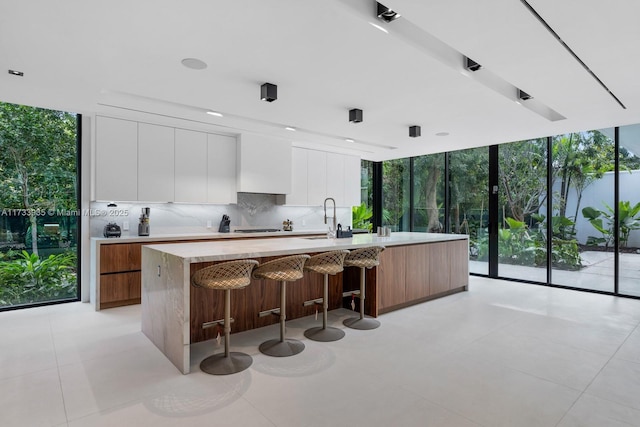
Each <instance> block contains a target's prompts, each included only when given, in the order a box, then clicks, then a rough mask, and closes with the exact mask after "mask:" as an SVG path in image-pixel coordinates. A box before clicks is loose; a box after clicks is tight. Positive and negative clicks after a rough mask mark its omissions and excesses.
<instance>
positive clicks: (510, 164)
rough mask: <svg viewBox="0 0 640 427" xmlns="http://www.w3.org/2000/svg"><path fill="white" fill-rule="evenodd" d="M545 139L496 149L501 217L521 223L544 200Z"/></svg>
mask: <svg viewBox="0 0 640 427" xmlns="http://www.w3.org/2000/svg"><path fill="white" fill-rule="evenodd" d="M546 151H547V144H546V139H544V138H540V139H534V140H530V141H518V142H511V143H509V144H503V145H500V146H499V148H498V152H499V168H498V169H499V181H500V187H501V189H502V192H501V194H500V196H501V204H502V206H505V207H508V212H505V213H504V217H505V218H507V217H511V218H513V219H515V220H516V221H519V222H525V217H526V216H527V215H530V214H532V213H536V212H538V210H539V209H540V206H542V205H543V204H544V203H545V201H546V199H547V183H546V180H547V172H546V168H547V155H546Z"/></svg>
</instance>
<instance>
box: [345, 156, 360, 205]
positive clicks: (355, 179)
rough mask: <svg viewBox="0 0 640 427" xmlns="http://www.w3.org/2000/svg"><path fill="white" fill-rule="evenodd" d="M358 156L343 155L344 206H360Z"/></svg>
mask: <svg viewBox="0 0 640 427" xmlns="http://www.w3.org/2000/svg"><path fill="white" fill-rule="evenodd" d="M360 176H361V169H360V157H356V156H344V185H345V188H344V194H345V203H346V206H360V185H361V178H360Z"/></svg>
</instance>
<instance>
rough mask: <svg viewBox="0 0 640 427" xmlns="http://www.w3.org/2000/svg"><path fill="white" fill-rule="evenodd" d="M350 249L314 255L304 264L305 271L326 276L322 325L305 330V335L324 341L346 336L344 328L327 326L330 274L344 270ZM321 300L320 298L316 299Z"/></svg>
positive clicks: (336, 339)
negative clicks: (345, 259)
mask: <svg viewBox="0 0 640 427" xmlns="http://www.w3.org/2000/svg"><path fill="white" fill-rule="evenodd" d="M348 253H349V251H344V250H343V251H330V252H324V253H321V254H318V255H313V256H312V257H311V258H309V260H308V261H307V263H306V264H305V265H304V269H305V271H312V272H314V273H319V274H322V275H323V276H324V289H323V297H322V327H320V326H317V327H314V328H310V329H307V330H306V331H304V336H305V337H307V338H309V339H311V340H314V341H322V342H330V341H338V340H339V339H342V338H343V337H344V331H343V330H342V329H338V328H334V327H331V326H327V310H328V309H329V275H330V274H331V275H335V274H338V273H340V272H341V271H342V270H344V267H343V262H344V257H345V256H346V255H347V254H348ZM314 302H316V303H318V302H320V301H318V300H316V301H314Z"/></svg>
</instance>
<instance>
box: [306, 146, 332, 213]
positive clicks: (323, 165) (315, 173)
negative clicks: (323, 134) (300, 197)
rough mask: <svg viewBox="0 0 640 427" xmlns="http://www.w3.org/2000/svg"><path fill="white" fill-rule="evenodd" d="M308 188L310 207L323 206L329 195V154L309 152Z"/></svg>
mask: <svg viewBox="0 0 640 427" xmlns="http://www.w3.org/2000/svg"><path fill="white" fill-rule="evenodd" d="M308 152H309V154H308V159H307V162H308V167H307V182H308V183H309V184H308V186H307V191H308V196H307V200H308V204H309V206H321V205H322V204H323V203H324V199H326V198H327V197H331V196H328V195H327V153H325V152H324V151H315V150H308Z"/></svg>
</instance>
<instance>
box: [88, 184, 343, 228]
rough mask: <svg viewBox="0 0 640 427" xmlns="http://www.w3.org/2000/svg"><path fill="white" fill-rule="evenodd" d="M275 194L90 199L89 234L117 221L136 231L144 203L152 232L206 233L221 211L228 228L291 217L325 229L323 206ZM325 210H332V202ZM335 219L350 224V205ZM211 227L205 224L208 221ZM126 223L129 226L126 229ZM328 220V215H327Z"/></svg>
mask: <svg viewBox="0 0 640 427" xmlns="http://www.w3.org/2000/svg"><path fill="white" fill-rule="evenodd" d="M277 197H279V196H275V195H271V194H252V193H238V203H237V204H233V205H205V204H203V205H198V204H183V203H143V204H138V203H127V202H118V203H117V205H118V206H117V207H115V208H113V207H112V208H109V207H107V204H106V203H102V202H92V203H91V211H92V212H93V213H94V214H93V215H92V216H91V220H90V224H91V226H90V227H91V237H102V232H103V228H104V226H105V225H106V224H107V223H108V222H115V223H117V224H118V225H119V226H120V227H121V229H122V235H123V236H137V235H138V221H139V217H140V212H141V209H142V208H143V207H149V208H151V214H150V216H149V225H150V230H151V233H150V235H151V236H153V235H154V234H181V233H186V234H188V233H207V232H212V231H213V232H216V231H218V225H219V224H220V219H221V218H222V215H228V216H229V217H230V218H231V231H233V230H234V229H235V228H279V229H282V221H284V220H287V219H289V220H291V221H293V229H294V230H309V231H324V230H328V225H325V224H324V209H323V207H322V206H284V205H279V204H278V200H277ZM329 206H330V209H328V212H327V214H328V215H332V214H333V206H331V204H330V203H329ZM336 212H337V217H338V223H340V224H342V226H343V227H344V228H346V227H347V226H349V225H351V209H350V208H341V207H338V208H337V210H336ZM208 221H209V222H210V223H211V228H207V222H208ZM127 223H128V226H129V227H128V228H129V230H125V228H126V225H127ZM329 223H331V219H329Z"/></svg>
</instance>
